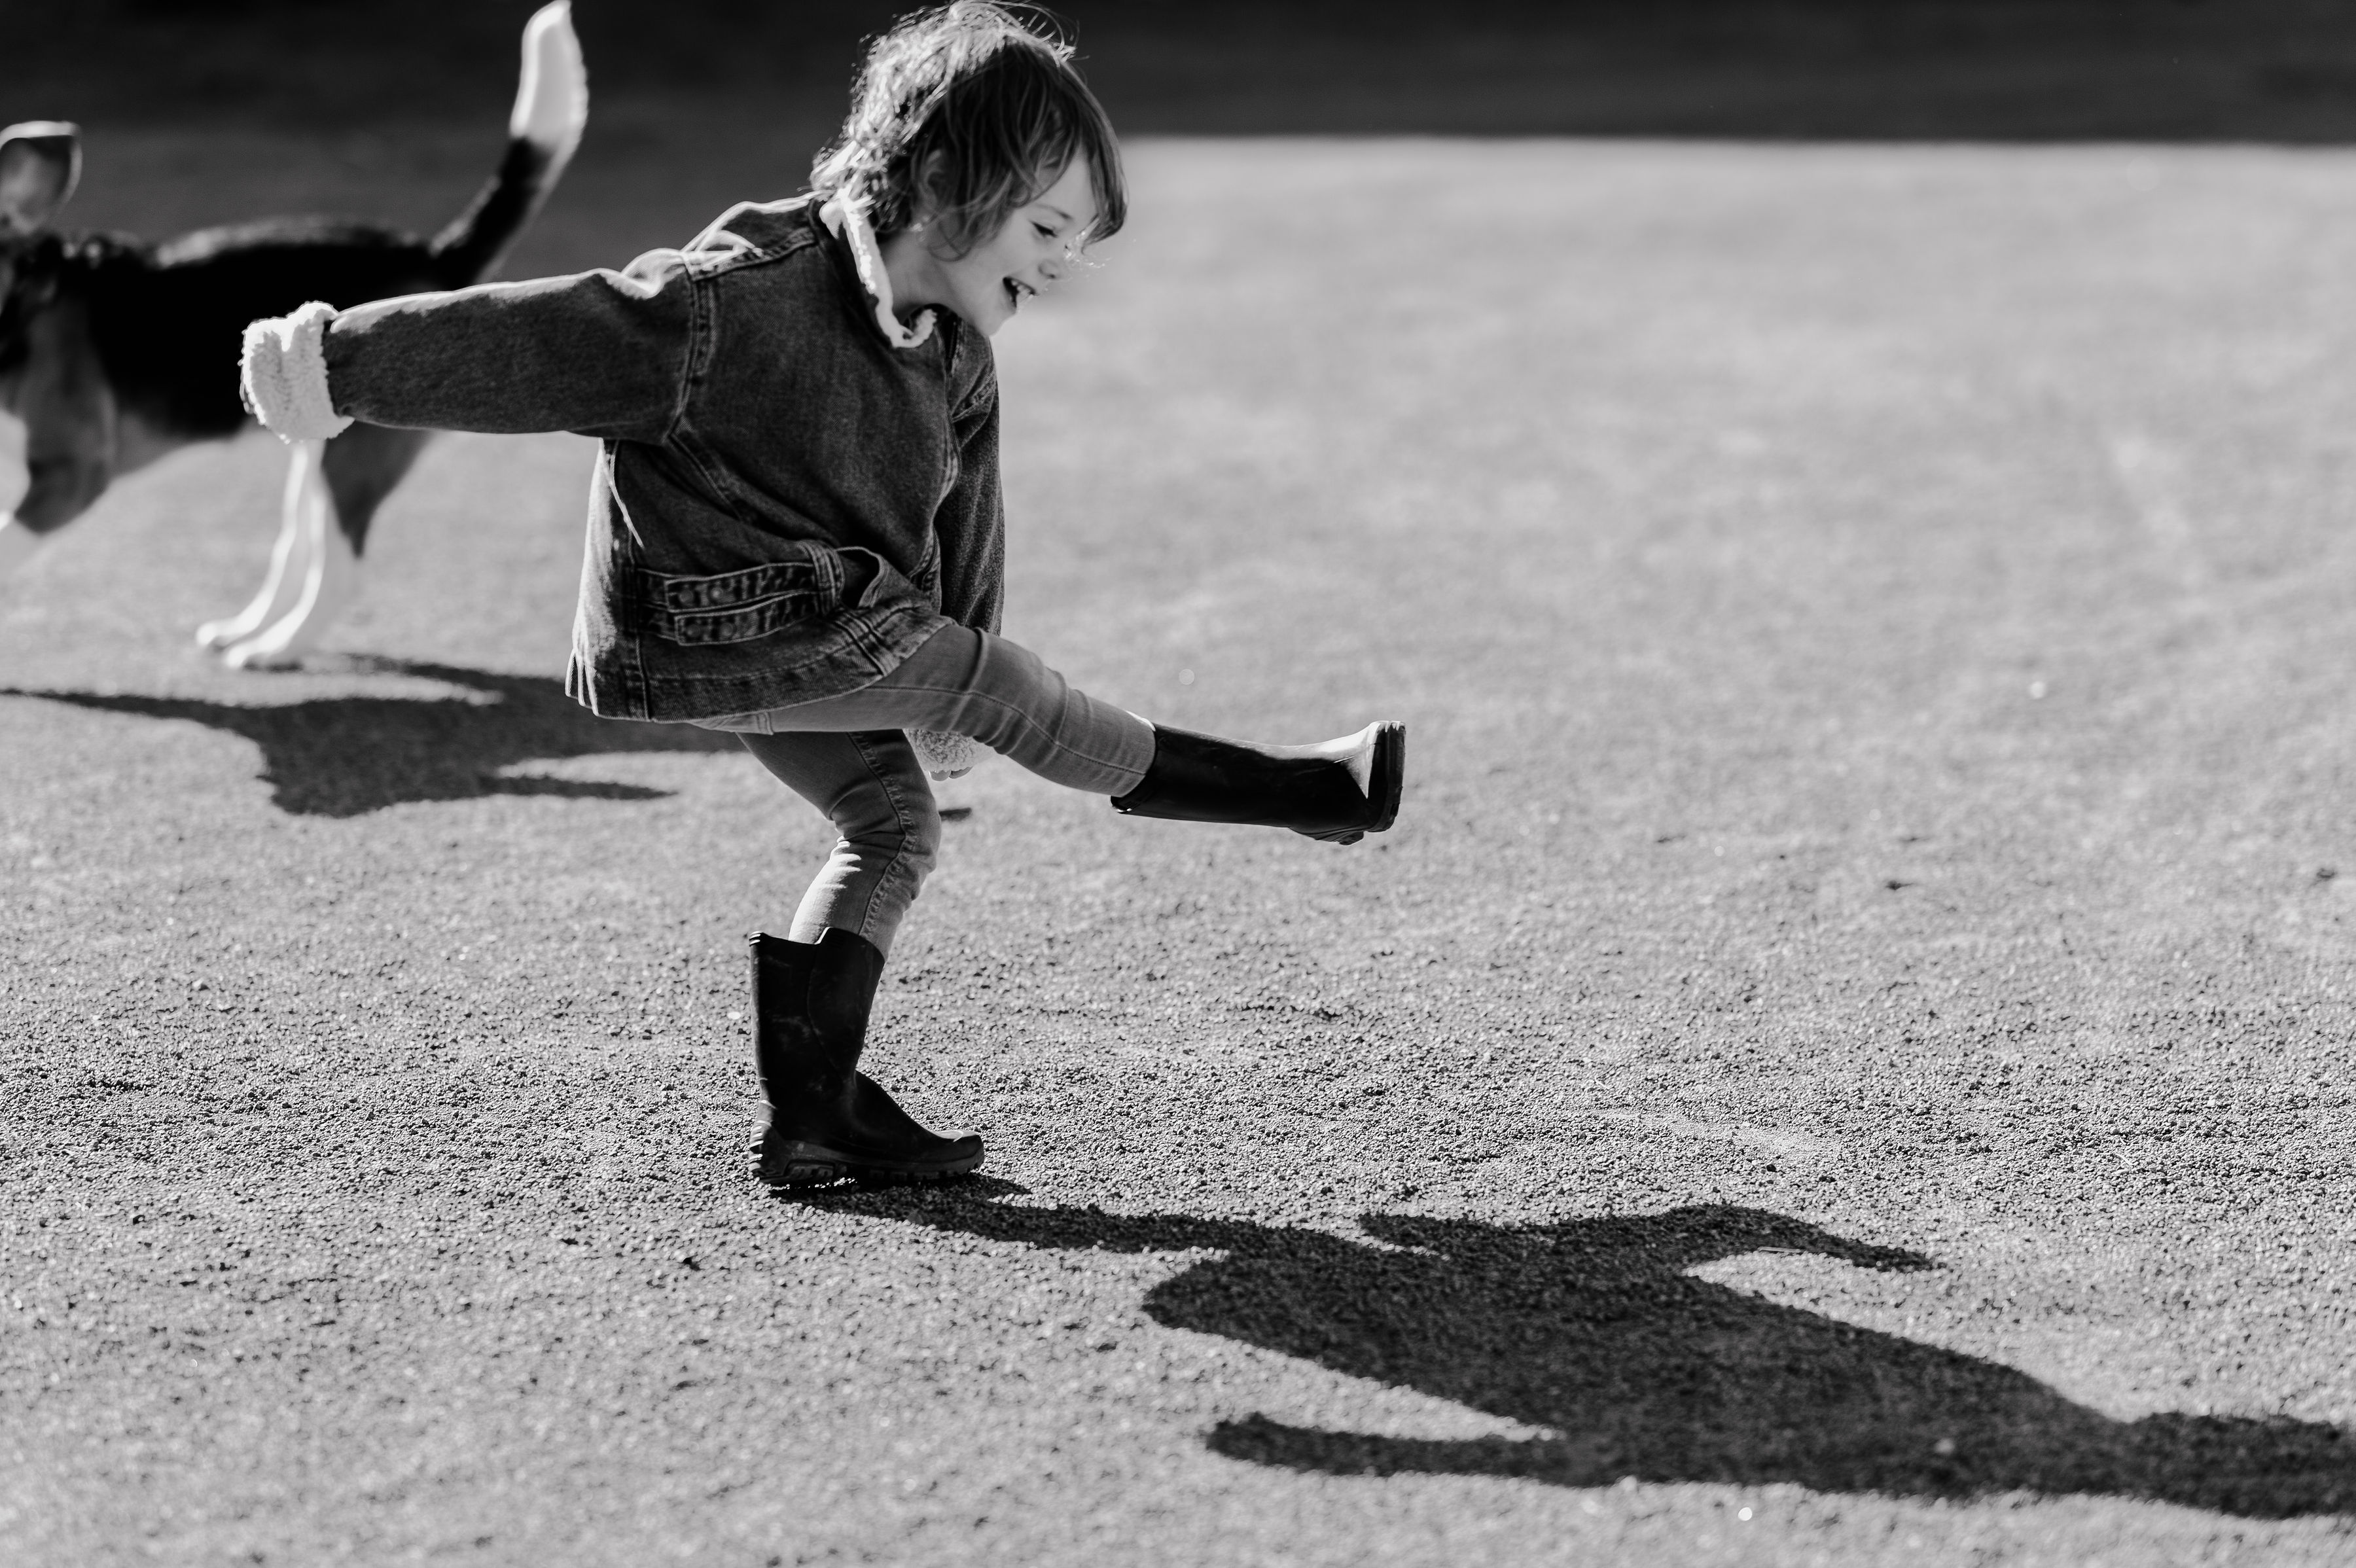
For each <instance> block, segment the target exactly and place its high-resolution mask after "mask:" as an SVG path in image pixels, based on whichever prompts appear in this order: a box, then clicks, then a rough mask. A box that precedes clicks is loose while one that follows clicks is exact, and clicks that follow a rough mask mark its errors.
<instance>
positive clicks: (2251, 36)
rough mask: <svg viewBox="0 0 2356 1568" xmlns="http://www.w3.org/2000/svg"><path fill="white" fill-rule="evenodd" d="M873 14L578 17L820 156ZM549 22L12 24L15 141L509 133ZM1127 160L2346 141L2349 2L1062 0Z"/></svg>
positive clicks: (675, 84) (679, 7) (192, 8)
mask: <svg viewBox="0 0 2356 1568" xmlns="http://www.w3.org/2000/svg"><path fill="white" fill-rule="evenodd" d="M905 8H907V7H905V6H904V5H895V4H890V3H883V4H879V3H874V0H844V3H827V4H813V3H809V0H770V3H766V4H763V3H755V0H669V3H667V4H660V5H649V4H645V3H643V0H633V3H624V0H581V4H580V5H578V6H577V7H576V11H577V18H576V19H577V23H578V26H579V27H580V30H581V33H582V35H583V38H584V40H585V42H586V45H587V49H588V55H589V59H590V61H591V63H592V67H593V69H594V70H595V72H596V86H597V89H598V91H599V92H600V95H601V109H604V108H606V107H608V106H610V105H611V104H613V103H614V102H615V101H616V97H617V96H619V97H621V98H625V99H628V98H636V97H639V96H641V95H645V96H656V97H668V96H670V95H675V94H691V95H699V96H706V97H709V98H710V99H712V100H713V101H715V102H723V101H724V102H744V103H746V104H751V105H756V106H758V107H759V108H761V109H762V110H763V111H764V112H766V113H768V114H770V115H773V116H776V118H777V119H778V120H779V121H780V122H781V123H782V124H788V125H791V126H793V127H795V128H796V130H797V131H798V134H800V135H801V136H802V137H803V138H804V139H808V137H809V136H810V135H812V134H818V133H820V132H822V131H823V129H824V128H825V125H826V124H827V122H828V121H829V119H830V116H831V114H832V113H833V112H834V106H835V105H836V104H837V103H838V102H839V101H840V98H841V89H842V86H843V82H844V79H845V77H846V75H847V73H848V70H849V68H850V64H851V60H852V59H853V58H854V54H855V48H856V44H857V42H858V40H859V39H860V38H862V36H864V35H867V34H869V33H872V32H873V31H875V30H877V29H878V28H880V27H883V26H884V25H885V24H886V23H888V21H889V20H890V18H891V17H892V16H894V14H896V13H897V12H899V11H901V10H904V9H905ZM530 9H531V5H530V0H331V3H323V0H7V3H6V4H5V5H0V59H5V60H6V61H7V67H6V70H5V73H0V117H5V118H6V119H19V118H27V117H31V116H36V115H56V114H65V113H71V114H76V115H81V116H86V117H90V118H93V119H103V120H136V121H142V122H151V123H152V122H155V121H162V120H176V119H181V118H197V119H202V120H204V121H207V122H209V123H235V124H242V125H248V126H264V125H266V126H274V127H278V128H282V129H284V128H289V127H295V126H305V127H314V128H318V129H322V130H333V129H337V128H350V127H355V126H363V125H371V124H382V123H385V122H388V121H397V120H400V119H402V118H403V117H437V116H441V115H445V114H450V113H486V114H487V113H492V112H493V111H495V110H497V109H498V107H500V106H501V105H502V104H504V102H506V99H507V96H508V94H509V91H511V88H512V85H513V83H512V80H511V64H512V62H511V60H510V59H509V57H510V55H511V53H512V45H513V40H514V38H515V34H516V29H517V27H519V25H520V23H521V21H522V19H523V17H524V16H526V15H527V14H529V12H530ZM1055 10H1056V14H1057V15H1059V16H1063V17H1064V18H1066V21H1067V22H1068V23H1069V24H1070V26H1071V27H1072V30H1073V31H1074V33H1075V34H1076V37H1077V38H1078V40H1079V43H1080V46H1081V48H1082V50H1083V53H1084V56H1085V60H1086V64H1087V70H1088V72H1089V75H1090V77H1091V80H1092V81H1094V82H1095V83H1096V84H1097V86H1098V90H1099V91H1100V93H1101V94H1102V96H1103V98H1104V100H1105V102H1106V103H1107V105H1108V107H1109V108H1110V109H1111V111H1112V113H1113V115H1114V117H1115V119H1116V121H1117V122H1119V124H1121V125H1122V127H1123V128H1124V130H1126V131H1127V132H1129V133H1130V134H1144V133H1183V134H1270V133H1274V134H1287V133H1317V132H1327V133H1337V134H1366V133H1379V132H1402V133H1438V134H1491V135H1536V134H1583V135H1659V136H1726V137H1741V138H1758V137H1771V138H1782V137H1805V138H1875V139H1880V138H1902V139H1915V138H1940V139H1946V138H1959V139H1967V140H1978V139H1998V140H2015V139H2081V138H2091V139H2126V140H2169V141H2174V140H2188V139H2191V140H2209V139H2220V140H2260V141H2275V142H2340V141H2345V140H2347V139H2348V138H2349V134H2350V132H2351V129H2356V27H2351V22H2356V4H2351V3H2350V0H1651V3H1648V4H1641V5H1639V4H1628V3H1626V0H1555V3H1552V4H1537V3H1534V0H1454V3H1451V4H1445V5H1432V4H1406V3H1403V0H1279V3H1266V0H1261V3H1254V0H1071V3H1070V4H1067V5H1061V6H1059V7H1056V8H1055Z"/></svg>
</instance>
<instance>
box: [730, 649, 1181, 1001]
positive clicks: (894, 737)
mask: <svg viewBox="0 0 2356 1568" xmlns="http://www.w3.org/2000/svg"><path fill="white" fill-rule="evenodd" d="M693 722H695V723H698V724H701V725H703V726H704V727H705V728H708V729H717V730H729V731H733V732H734V734H735V735H736V736H737V737H738V738H739V739H741V740H743V741H744V746H745V748H746V749H747V750H749V751H750V752H752V754H753V755H754V756H755V757H758V758H760V760H761V765H762V766H763V767H764V768H767V769H768V770H769V771H770V772H772V773H774V774H776V776H777V778H778V779H780V780H782V781H783V782H784V783H785V785H786V787H787V789H791V790H793V792H794V793H795V794H797V795H799V796H800V797H801V798H802V799H803V800H808V801H809V803H810V804H811V805H813V806H816V807H817V808H818V809H819V811H822V812H824V813H825V814H826V816H827V819H828V820H829V821H830V822H833V823H834V827H835V831H836V832H838V833H840V834H841V838H840V839H839V840H838V841H837V842H836V843H835V846H834V853H833V854H830V855H829V856H828V857H827V863H826V865H825V867H824V868H823V869H822V870H820V871H819V874H818V876H817V878H816V880H814V881H813V882H811V884H810V886H809V892H807V893H805V894H804V895H803V896H802V902H801V908H799V909H798V910H797V911H795V914H794V923H793V928H792V929H791V931H790V932H789V933H788V934H789V935H790V936H791V937H792V938H793V940H796V941H805V942H809V941H816V940H818V938H819V933H820V932H822V931H823V930H825V929H826V928H827V927H829V926H834V927H837V928H839V929H842V930H846V931H849V932H851V933H852V934H853V935H854V936H860V937H864V938H865V939H866V940H869V941H871V942H873V943H874V944H875V945H876V947H877V948H879V949H881V950H883V952H885V953H887V954H888V953H890V952H891V950H892V938H893V936H894V933H895V932H897V931H898V929H900V920H901V918H902V917H904V916H905V915H906V914H907V912H908V907H909V906H910V905H911V904H913V903H915V902H916V895H917V893H918V892H919V891H921V890H922V889H923V887H924V885H925V877H926V875H927V874H928V873H929V872H930V871H931V870H932V868H933V860H934V857H935V855H936V854H937V853H938V851H939V849H940V842H941V814H940V811H939V809H938V808H937V806H936V805H935V804H934V803H933V791H932V787H931V786H930V785H929V784H927V783H926V779H925V770H924V768H923V766H922V765H921V764H920V763H918V761H917V760H916V750H915V748H914V747H913V746H910V745H909V744H908V737H907V736H906V734H905V733H904V732H905V731H907V730H911V729H934V730H951V731H954V732H956V733H957V734H958V735H964V736H972V737H973V738H974V739H975V740H978V741H980V743H981V744H982V745H984V746H988V747H990V748H991V750H992V751H995V752H999V753H1001V755H1003V756H1005V757H1010V758H1012V760H1013V761H1015V762H1017V763H1020V764H1021V765H1022V766H1023V767H1024V768H1029V769H1030V770H1031V771H1032V772H1033V773H1036V774H1037V775H1039V777H1040V778H1042V779H1046V780H1048V781H1049V782H1051V783H1055V784H1061V785H1064V786H1065V787H1066V788H1067V789H1085V790H1087V791H1088V792H1089V793H1091V794H1097V795H1125V794H1127V793H1129V791H1130V790H1131V789H1136V788H1137V786H1138V783H1139V781H1140V780H1141V779H1143V778H1144V777H1145V770H1146V768H1148V767H1149V766H1151V763H1152V761H1153V726H1152V725H1149V724H1147V723H1146V722H1145V721H1144V720H1143V719H1141V718H1139V717H1138V716H1137V715H1136V714H1130V713H1126V712H1124V711H1122V710H1121V709H1119V708H1116V707H1114V706H1112V705H1111V704H1110V703H1101V702H1098V700H1097V699H1095V698H1094V697H1091V696H1089V695H1088V694H1087V693H1085V692H1080V691H1076V690H1074V689H1073V687H1072V685H1071V684H1070V682H1066V680H1065V679H1064V678H1063V676H1061V675H1059V674H1057V673H1056V672H1055V671H1053V670H1050V669H1049V668H1047V666H1046V664H1045V663H1044V662H1043V661H1042V660H1040V658H1039V656H1038V655H1037V654H1035V653H1033V652H1032V651H1030V650H1028V649H1026V648H1023V647H1021V646H1020V645H1018V644H1016V643H1012V642H1009V641H1007V640H1006V639H1004V638H1001V637H993V636H991V634H990V633H989V632H986V631H976V630H974V629H973V628H970V627H965V626H959V625H958V624H957V623H956V622H954V621H951V622H946V623H944V624H943V626H942V628H941V629H940V630H938V631H937V632H935V633H934V634H933V635H932V636H931V637H930V638H928V639H926V641H925V643H924V644H923V646H921V647H920V648H918V649H917V650H916V652H914V653H912V654H910V655H909V656H908V657H907V658H906V659H905V660H902V661H901V662H900V664H899V666H898V667H897V668H895V669H894V671H892V672H891V673H890V674H889V675H886V676H884V677H883V679H882V680H880V681H877V682H874V683H873V685H870V686H865V687H862V688H861V689H860V690H858V691H856V692H852V693H849V694H848V695H846V696H841V697H825V698H821V699H819V700H818V701H816V702H810V703H795V704H793V705H791V706H789V707H783V708H768V709H765V710H763V711H761V712H759V713H751V714H729V715H727V716H726V717H724V718H715V719H700V720H696V721H693Z"/></svg>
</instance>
